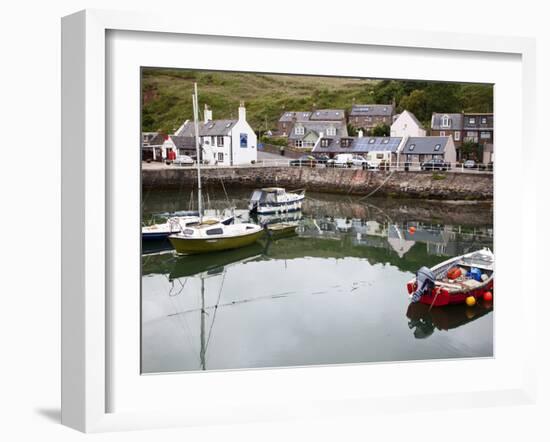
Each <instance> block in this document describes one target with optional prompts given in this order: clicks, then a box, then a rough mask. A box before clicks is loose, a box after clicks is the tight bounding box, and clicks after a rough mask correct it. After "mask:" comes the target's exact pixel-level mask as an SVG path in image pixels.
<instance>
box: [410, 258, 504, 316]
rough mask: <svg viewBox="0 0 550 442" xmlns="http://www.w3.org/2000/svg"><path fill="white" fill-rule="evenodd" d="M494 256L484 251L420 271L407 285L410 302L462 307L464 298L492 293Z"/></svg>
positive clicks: (452, 259)
mask: <svg viewBox="0 0 550 442" xmlns="http://www.w3.org/2000/svg"><path fill="white" fill-rule="evenodd" d="M493 282H494V255H493V253H492V252H491V251H490V250H489V249H487V248H484V249H481V250H478V251H476V252H472V253H467V254H465V255H461V256H457V257H454V258H451V259H448V260H447V261H444V262H442V263H440V264H437V265H436V266H434V267H432V268H431V269H428V268H427V267H422V268H421V269H420V270H419V271H418V272H417V275H416V278H415V279H413V280H411V281H409V282H408V283H407V291H408V292H409V294H410V295H411V297H412V301H413V302H421V303H423V304H429V305H430V306H434V307H438V306H443V305H448V304H461V303H463V302H465V301H466V298H468V297H470V296H473V297H474V298H476V299H477V298H481V297H482V296H483V295H484V293H485V292H487V291H492V289H493Z"/></svg>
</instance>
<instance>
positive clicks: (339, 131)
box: [288, 121, 348, 140]
mask: <svg viewBox="0 0 550 442" xmlns="http://www.w3.org/2000/svg"><path fill="white" fill-rule="evenodd" d="M299 125H302V126H304V134H303V135H298V134H296V131H295V130H294V128H295V127H296V125H295V126H294V127H293V128H292V130H291V131H290V133H289V134H288V139H289V140H302V139H303V138H305V137H306V135H307V134H308V133H310V132H314V133H315V134H316V135H317V136H319V135H320V134H321V132H322V133H323V137H324V138H338V137H347V136H348V127H347V125H346V124H345V123H344V122H343V121H335V122H321V121H318V122H305V123H300V124H299ZM329 127H335V128H336V135H334V136H329V135H326V133H327V128H329Z"/></svg>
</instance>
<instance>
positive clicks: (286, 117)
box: [279, 111, 311, 123]
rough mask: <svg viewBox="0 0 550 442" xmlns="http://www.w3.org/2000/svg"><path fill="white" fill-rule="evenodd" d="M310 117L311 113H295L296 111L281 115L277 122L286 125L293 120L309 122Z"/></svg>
mask: <svg viewBox="0 0 550 442" xmlns="http://www.w3.org/2000/svg"><path fill="white" fill-rule="evenodd" d="M310 115H311V112H296V111H288V112H285V113H283V115H281V118H279V121H280V122H281V123H288V122H292V121H294V120H293V119H294V118H296V121H300V122H303V121H309V117H310Z"/></svg>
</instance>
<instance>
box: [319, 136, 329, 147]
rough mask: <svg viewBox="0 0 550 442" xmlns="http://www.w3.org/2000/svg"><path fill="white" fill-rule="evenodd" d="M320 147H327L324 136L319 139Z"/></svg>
mask: <svg viewBox="0 0 550 442" xmlns="http://www.w3.org/2000/svg"><path fill="white" fill-rule="evenodd" d="M321 147H328V140H327V139H326V138H323V139H322V140H321Z"/></svg>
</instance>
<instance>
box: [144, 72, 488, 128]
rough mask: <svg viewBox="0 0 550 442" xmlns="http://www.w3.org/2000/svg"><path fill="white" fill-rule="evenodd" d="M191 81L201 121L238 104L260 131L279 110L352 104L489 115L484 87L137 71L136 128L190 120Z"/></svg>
mask: <svg viewBox="0 0 550 442" xmlns="http://www.w3.org/2000/svg"><path fill="white" fill-rule="evenodd" d="M195 82H197V84H198V88H199V103H200V108H201V109H200V110H201V117H202V110H203V109H204V104H205V103H206V104H208V105H209V106H210V108H211V109H212V112H213V117H214V118H216V119H218V118H219V119H221V118H236V117H237V108H238V106H239V101H240V100H244V102H245V103H246V108H247V119H248V121H249V123H250V124H251V125H252V127H253V128H254V129H261V130H265V129H274V128H276V126H277V120H278V119H279V117H280V115H281V113H282V112H284V111H285V110H296V111H299V110H310V109H312V108H318V109H323V108H341V109H346V110H349V109H351V106H352V104H353V103H354V102H355V103H358V104H364V103H381V104H382V103H386V104H389V103H391V102H392V101H393V100H395V101H396V103H397V110H398V111H401V110H402V109H401V107H402V106H406V108H407V109H408V110H410V111H412V112H413V113H415V115H416V116H417V117H418V118H419V119H420V120H421V121H423V122H426V123H427V122H429V118H430V116H431V112H460V111H461V110H466V111H477V112H491V111H492V100H493V91H492V86H488V85H461V84H456V83H455V84H451V83H429V82H413V81H394V80H391V81H387V80H384V81H382V80H369V79H354V78H335V77H314V76H298V75H272V74H248V73H238V72H216V71H190V70H181V69H159V68H143V70H142V130H143V131H159V132H163V133H173V131H174V130H175V129H177V128H178V127H179V126H180V125H181V124H182V123H183V122H184V121H185V120H186V119H192V118H193V106H192V101H191V94H192V93H193V83H195Z"/></svg>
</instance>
